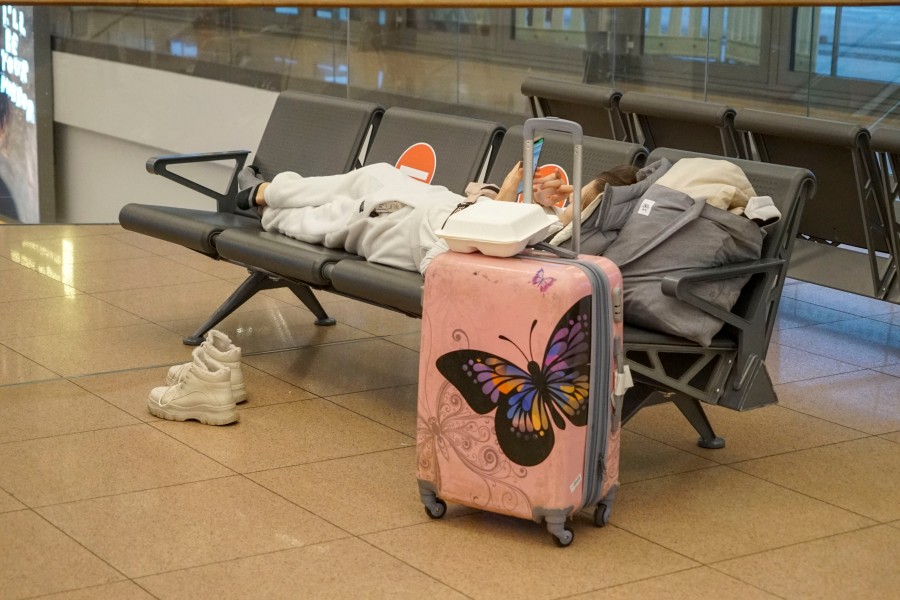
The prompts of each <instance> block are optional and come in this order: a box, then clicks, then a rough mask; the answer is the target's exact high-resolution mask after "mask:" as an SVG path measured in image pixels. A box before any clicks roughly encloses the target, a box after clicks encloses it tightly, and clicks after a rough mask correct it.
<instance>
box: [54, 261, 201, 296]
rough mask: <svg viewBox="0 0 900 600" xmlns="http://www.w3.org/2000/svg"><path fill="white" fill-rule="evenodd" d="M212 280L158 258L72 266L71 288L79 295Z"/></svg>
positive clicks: (196, 271) (199, 272)
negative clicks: (79, 293) (78, 291)
mask: <svg viewBox="0 0 900 600" xmlns="http://www.w3.org/2000/svg"><path fill="white" fill-rule="evenodd" d="M212 279H215V278H214V277H213V276H212V275H207V274H206V273H204V272H203V271H198V270H197V269H191V268H189V267H185V266H184V265H180V264H178V263H176V262H174V261H172V260H169V259H168V258H165V257H162V256H150V257H147V258H130V259H125V260H110V261H106V262H103V263H96V264H95V263H86V264H78V265H73V266H72V286H73V287H75V288H76V289H78V290H81V291H83V292H86V293H89V294H94V293H97V292H111V291H114V290H129V289H137V288H146V287H148V286H161V285H176V284H179V283H194V282H198V281H209V280H212Z"/></svg>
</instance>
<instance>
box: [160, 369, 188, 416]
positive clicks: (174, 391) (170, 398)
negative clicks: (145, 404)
mask: <svg viewBox="0 0 900 600" xmlns="http://www.w3.org/2000/svg"><path fill="white" fill-rule="evenodd" d="M190 367H191V365H190V363H189V364H188V371H192V369H191V368H190ZM186 374H187V373H185V375H186ZM179 375H180V373H179ZM184 384H185V381H184V379H181V380H179V382H178V383H176V384H175V385H172V386H169V388H168V389H167V390H166V391H165V392H163V395H162V396H160V398H159V405H160V406H168V405H170V404H172V402H174V401H175V398H177V397H178V392H180V391H181V389H182V388H183V387H184Z"/></svg>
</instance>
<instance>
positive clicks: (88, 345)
mask: <svg viewBox="0 0 900 600" xmlns="http://www.w3.org/2000/svg"><path fill="white" fill-rule="evenodd" d="M4 343H5V344H6V345H7V346H9V347H10V348H12V349H13V350H15V351H16V352H19V353H20V354H22V355H23V356H25V357H26V358H28V359H30V360H33V361H35V362H36V363H39V364H41V365H43V366H45V367H47V368H48V369H52V370H53V371H55V372H57V373H59V374H61V375H65V376H66V377H76V376H78V375H86V374H90V373H104V372H108V371H121V370H125V369H136V368H139V367H148V366H151V365H159V364H176V363H179V362H184V361H185V360H186V359H185V350H184V346H183V345H182V344H181V339H180V338H179V337H178V336H177V335H175V334H174V333H172V332H171V331H168V330H166V329H163V328H162V327H159V326H158V325H150V324H145V325H130V326H127V327H110V328H107V329H94V330H90V331H75V332H69V333H61V334H58V335H44V336H37V337H31V338H20V339H15V340H6V341H5V342H4ZM188 354H189V353H188Z"/></svg>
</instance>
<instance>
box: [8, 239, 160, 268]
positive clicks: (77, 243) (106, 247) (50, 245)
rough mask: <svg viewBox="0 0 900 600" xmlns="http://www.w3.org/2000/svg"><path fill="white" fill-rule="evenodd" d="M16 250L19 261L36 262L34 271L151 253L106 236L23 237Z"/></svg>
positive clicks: (137, 256) (149, 254) (11, 249)
mask: <svg viewBox="0 0 900 600" xmlns="http://www.w3.org/2000/svg"><path fill="white" fill-rule="evenodd" d="M13 251H15V252H17V253H18V255H19V256H20V257H22V260H21V261H20V262H24V261H26V260H27V261H28V262H30V263H33V264H35V265H36V267H32V268H35V270H40V269H41V268H50V267H53V266H54V265H56V266H66V265H73V264H79V263H86V262H98V261H108V260H121V259H126V258H142V257H146V256H152V254H151V253H150V252H147V251H146V250H142V249H140V248H138V247H136V246H133V245H131V244H125V243H123V242H120V241H119V240H116V239H113V238H111V237H109V236H106V235H87V236H74V237H70V236H67V237H59V238H46V239H42V240H23V241H22V242H21V243H20V244H19V245H18V247H17V248H14V249H13V248H10V254H11V255H12V252H13Z"/></svg>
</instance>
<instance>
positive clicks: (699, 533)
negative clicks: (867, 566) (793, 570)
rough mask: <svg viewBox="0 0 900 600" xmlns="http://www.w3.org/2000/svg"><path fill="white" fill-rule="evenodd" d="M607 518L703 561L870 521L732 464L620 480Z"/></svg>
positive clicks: (847, 528) (730, 556) (809, 538)
mask: <svg viewBox="0 0 900 600" xmlns="http://www.w3.org/2000/svg"><path fill="white" fill-rule="evenodd" d="M611 522H612V524H613V525H615V526H617V527H621V528H623V529H626V530H628V531H630V532H631V533H633V534H635V535H638V536H640V537H642V538H644V539H647V540H650V541H652V542H655V543H657V544H659V545H661V546H663V547H665V548H669V549H671V550H673V551H675V552H678V553H680V554H683V555H685V556H689V557H690V558H693V559H695V560H698V561H700V562H703V563H710V562H712V561H716V560H724V559H727V558H732V557H736V556H743V555H746V554H752V553H754V552H761V551H763V550H769V549H772V548H778V547H781V546H786V545H789V544H795V543H797V542H804V541H808V540H812V539H816V538H820V537H824V536H827V535H833V534H835V533H842V532H844V531H849V530H853V529H858V528H860V527H865V526H867V525H870V524H871V523H872V522H871V521H870V520H868V519H865V518H863V517H860V516H858V515H854V514H852V513H849V512H846V511H844V510H841V509H839V508H835V507H834V506H830V505H828V504H825V503H824V502H819V501H818V500H814V499H812V498H809V497H807V496H803V495H801V494H798V493H796V492H792V491H790V490H786V489H784V488H781V487H778V486H776V485H773V484H771V483H768V482H765V481H762V480H760V479H757V478H755V477H751V476H749V475H745V474H743V473H739V472H737V471H734V470H732V469H731V468H729V467H716V468H713V469H703V470H700V471H693V472H690V473H682V474H679V475H671V476H669V477H662V478H658V479H651V480H649V481H642V482H637V483H630V484H626V485H623V486H622V487H621V489H620V491H619V495H618V497H617V498H616V506H615V509H614V510H613V513H612V517H611Z"/></svg>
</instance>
